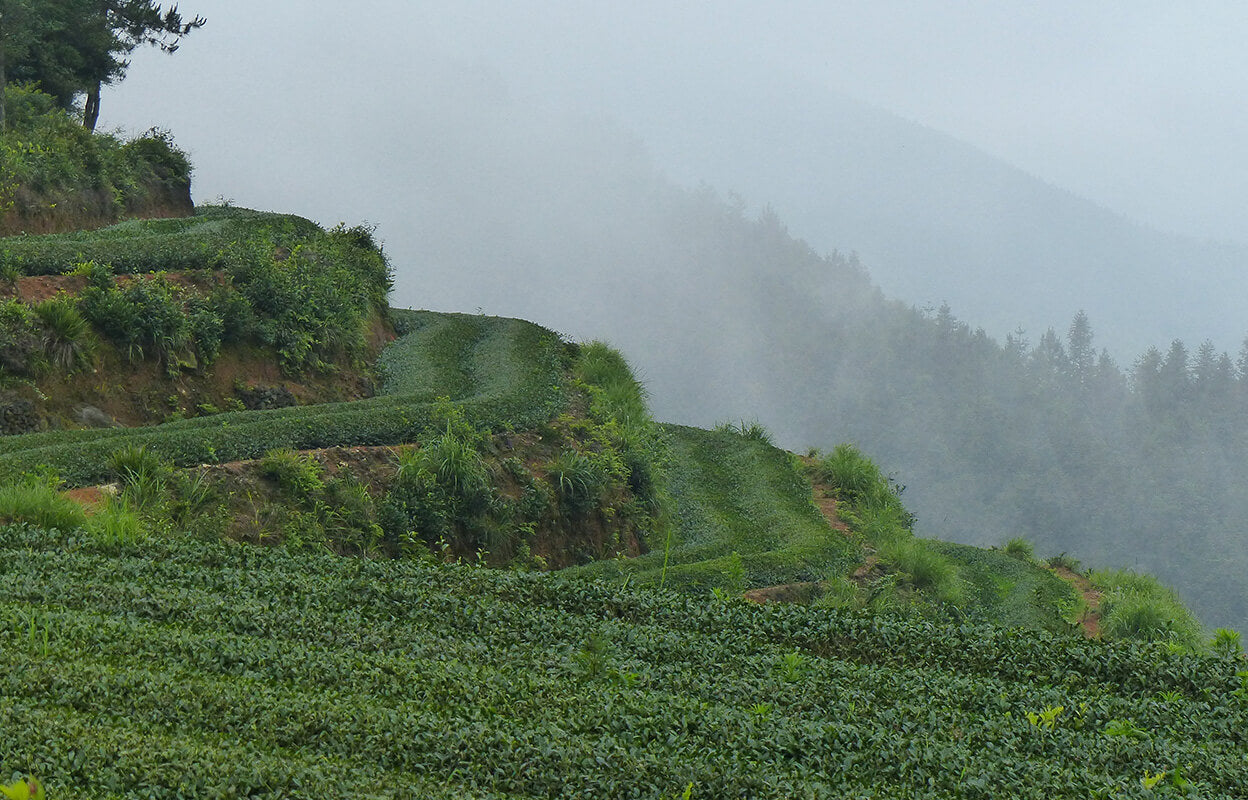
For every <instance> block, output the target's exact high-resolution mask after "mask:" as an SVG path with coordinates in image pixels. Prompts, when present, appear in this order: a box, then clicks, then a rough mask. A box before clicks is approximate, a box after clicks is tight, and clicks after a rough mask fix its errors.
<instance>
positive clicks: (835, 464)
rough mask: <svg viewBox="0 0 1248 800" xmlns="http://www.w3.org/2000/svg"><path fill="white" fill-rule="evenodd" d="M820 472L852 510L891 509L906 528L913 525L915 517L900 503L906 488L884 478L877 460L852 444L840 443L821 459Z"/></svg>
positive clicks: (858, 511) (857, 511)
mask: <svg viewBox="0 0 1248 800" xmlns="http://www.w3.org/2000/svg"><path fill="white" fill-rule="evenodd" d="M817 471H818V474H819V477H820V478H821V479H822V480H823V481H824V482H825V483H827V484H828V485H829V486H831V487H832V490H833V492H834V493H835V496H836V498H837V499H838V500H840V501H843V502H844V503H846V504H847V505H848V506H849V510H850V511H851V512H853V513H861V512H863V511H877V512H878V511H889V512H893V513H894V514H895V515H896V517H897V518H898V519H900V520H903V521H904V527H906V528H907V529H908V528H910V527H911V526H912V525H913V522H914V519H913V517H912V516H910V515H909V514H908V513H907V512H906V511H905V509H904V508H903V507H902V505H901V493H902V491H903V487H901V486H899V485H898V484H897V483H896V482H895V481H893V480H891V479H890V478H887V477H885V476H884V475H883V474H882V473H881V472H880V469H879V467H877V466H876V465H875V462H873V461H872V460H871V459H869V458H867V457H866V456H864V455H863V454H862V453H860V452H859V451H858V449H857V448H856V447H854V446H853V445H852V444H838V445H837V446H836V447H835V448H833V449H832V452H831V454H829V455H828V456H827V457H826V458H824V459H823V461H821V462H819V466H818V467H817Z"/></svg>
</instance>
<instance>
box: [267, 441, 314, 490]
mask: <svg viewBox="0 0 1248 800" xmlns="http://www.w3.org/2000/svg"><path fill="white" fill-rule="evenodd" d="M259 470H260V474H261V475H263V476H264V477H265V478H268V479H269V480H271V481H273V482H275V483H276V484H277V485H278V487H279V488H280V489H281V490H282V492H283V493H284V494H285V495H286V496H287V497H290V498H293V499H296V500H306V499H308V498H310V497H312V496H313V495H316V494H319V493H320V492H321V490H323V489H324V488H325V483H324V482H323V481H322V480H321V465H320V464H318V463H317V462H316V459H314V458H312V457H311V456H306V455H301V454H299V453H296V452H295V451H294V450H291V449H289V448H281V449H277V450H270V451H269V452H267V453H265V454H264V458H262V459H260V464H259Z"/></svg>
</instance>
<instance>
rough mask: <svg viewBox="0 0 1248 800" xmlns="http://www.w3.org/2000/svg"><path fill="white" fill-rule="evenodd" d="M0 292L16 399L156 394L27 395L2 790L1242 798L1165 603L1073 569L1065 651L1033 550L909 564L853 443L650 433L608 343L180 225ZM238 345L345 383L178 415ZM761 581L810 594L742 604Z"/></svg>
mask: <svg viewBox="0 0 1248 800" xmlns="http://www.w3.org/2000/svg"><path fill="white" fill-rule="evenodd" d="M0 266H3V269H4V270H5V274H6V277H7V278H8V279H9V281H10V283H11V284H12V286H13V291H14V293H15V297H14V299H13V300H11V301H9V302H8V303H7V304H6V305H5V306H4V313H3V314H2V315H0V319H2V320H3V322H4V324H5V325H6V326H7V327H6V328H4V331H6V332H7V333H6V336H7V338H6V339H5V342H6V343H7V346H8V347H9V348H10V349H9V350H8V351H4V352H6V353H7V354H8V355H9V356H12V359H11V360H10V361H5V362H4V363H3V368H4V370H5V371H6V373H5V376H4V377H5V381H6V386H7V388H9V389H11V390H16V389H15V388H14V387H18V388H20V387H26V388H29V389H32V390H33V392H32V393H33V395H34V396H35V397H36V398H38V397H40V396H41V395H44V396H46V394H47V393H46V392H44V391H43V388H42V387H49V386H61V385H66V386H67V385H71V384H72V376H73V375H75V374H83V375H85V374H87V371H88V370H103V371H106V372H109V371H113V370H118V371H120V372H123V373H126V374H127V375H129V376H130V377H131V378H132V377H133V375H134V374H136V371H140V370H141V369H143V368H148V369H150V370H151V371H152V373H153V374H152V375H151V376H150V377H151V379H152V380H153V381H160V380H163V381H166V382H168V385H170V386H175V387H177V389H178V390H179V391H185V392H186V394H185V396H184V397H185V399H184V400H179V401H178V403H176V404H175V403H170V404H169V405H170V408H169V412H168V414H167V415H165V416H169V417H173V419H169V420H168V421H165V422H163V424H153V423H157V422H160V419H161V417H159V416H156V415H150V416H142V415H137V416H136V417H135V418H134V419H132V420H130V421H131V422H133V423H135V424H136V425H137V427H109V428H86V427H78V426H75V425H74V424H73V423H72V422H71V421H68V420H65V419H62V418H61V417H59V416H57V415H56V413H55V408H56V406H55V402H52V403H51V404H50V405H49V406H48V409H51V412H50V413H49V417H48V418H47V419H45V420H44V422H46V423H49V424H48V425H47V427H49V428H50V429H48V430H36V431H31V432H28V433H20V434H15V435H10V436H6V437H3V438H0V523H3V524H2V525H0V574H2V575H3V576H4V577H5V579H6V581H5V583H6V591H5V593H4V595H3V597H0V619H5V620H7V624H5V625H0V642H2V643H3V646H0V659H4V661H5V664H4V668H3V669H0V709H2V710H3V711H4V712H5V715H6V718H7V719H9V720H11V721H20V724H12V725H6V726H4V730H3V731H2V732H0V764H3V765H4V768H5V769H8V770H10V771H11V772H12V773H14V774H21V775H32V774H33V775H37V776H38V777H39V778H40V780H41V781H42V782H43V783H44V784H46V786H47V787H48V788H49V790H50V793H51V796H53V797H62V798H75V797H81V798H86V797H126V798H130V797H135V798H138V797H145V798H153V797H155V798H165V797H168V798H173V797H187V796H194V797H204V796H218V797H274V798H276V797H305V796H334V795H338V794H344V793H349V794H351V795H353V796H357V797H395V798H398V797H411V798H438V797H448V798H449V797H456V798H460V797H478V798H530V797H586V796H596V797H654V798H676V797H684V798H693V797H716V798H720V797H759V798H781V797H786V798H787V797H793V796H806V797H897V796H912V797H931V798H943V797H950V798H952V797H959V798H964V797H984V798H987V797H997V796H1011V797H1022V798H1028V797H1036V798H1040V797H1045V798H1050V797H1072V798H1073V797H1080V798H1083V797H1106V798H1108V797H1143V796H1158V795H1160V796H1190V795H1193V794H1195V795H1197V796H1222V795H1227V794H1231V793H1233V792H1234V791H1236V787H1238V786H1240V785H1242V784H1243V783H1244V782H1245V780H1246V779H1248V765H1246V764H1245V762H1244V760H1243V758H1242V748H1243V744H1244V742H1243V736H1242V732H1243V731H1244V730H1245V729H1246V727H1245V723H1246V722H1248V699H1245V698H1248V670H1245V669H1244V658H1243V654H1242V651H1241V649H1240V646H1239V640H1238V636H1237V635H1236V634H1233V633H1231V632H1229V631H1220V632H1219V633H1218V635H1217V636H1216V638H1215V639H1214V641H1213V643H1212V644H1202V643H1201V642H1200V641H1199V638H1200V631H1199V630H1198V626H1195V624H1194V623H1192V622H1191V621H1190V619H1189V618H1187V617H1184V616H1183V615H1184V614H1185V613H1186V612H1185V611H1184V610H1183V609H1182V607H1181V606H1179V605H1178V604H1177V603H1174V602H1173V598H1166V597H1164V596H1163V595H1162V594H1159V592H1160V588H1159V586H1158V585H1157V584H1156V583H1155V582H1152V581H1150V580H1149V579H1146V578H1141V577H1139V576H1133V575H1129V574H1103V575H1096V574H1094V575H1093V578H1094V580H1098V581H1100V585H1101V588H1102V590H1103V597H1102V600H1101V608H1100V611H1101V612H1102V613H1103V614H1104V617H1103V619H1102V622H1103V627H1104V628H1105V630H1106V633H1107V635H1109V634H1114V635H1118V636H1122V637H1126V638H1128V639H1129V640H1127V641H1119V642H1112V641H1100V640H1087V639H1085V638H1084V637H1083V636H1082V635H1079V633H1077V632H1076V626H1077V623H1078V622H1079V621H1080V620H1079V619H1078V611H1079V605H1078V602H1079V596H1078V595H1077V594H1075V593H1074V592H1073V591H1072V590H1071V589H1070V587H1069V585H1068V584H1066V583H1064V582H1063V581H1061V580H1060V579H1059V578H1058V577H1055V575H1054V574H1052V573H1050V572H1049V571H1048V570H1046V569H1045V568H1044V567H1043V566H1042V565H1040V564H1037V563H1036V562H1035V561H1034V558H1033V557H1032V554H1031V552H1030V549H1029V548H1028V546H1027V545H1026V544H1025V543H1022V542H1012V543H1011V544H1010V545H1009V546H1007V548H1006V550H1005V552H995V551H982V550H976V549H974V548H967V547H961V546H954V545H947V544H943V543H939V542H932V541H927V540H922V539H919V538H917V537H915V535H914V532H913V530H912V528H913V523H914V517H913V516H912V515H911V514H910V513H909V512H908V511H907V510H906V508H905V507H904V506H903V505H902V503H901V494H902V492H901V487H899V486H898V485H897V484H896V483H895V482H893V481H891V480H890V479H888V478H887V477H885V476H884V475H882V474H881V473H880V470H879V469H878V468H877V467H876V466H875V464H874V463H872V461H871V460H870V459H868V458H867V457H865V456H864V455H863V454H862V453H860V452H859V451H857V450H856V449H854V448H853V447H850V446H848V445H843V446H840V447H837V448H836V449H834V450H833V451H832V452H831V453H829V454H827V455H826V456H825V455H821V454H818V453H812V454H811V455H810V456H808V457H807V458H805V459H801V458H798V457H797V456H794V455H792V454H790V453H787V452H785V451H782V450H780V449H778V448H776V447H774V446H773V445H772V444H771V443H770V440H769V436H768V435H767V433H766V431H764V430H763V429H762V428H761V427H760V426H758V425H753V424H746V423H742V424H741V425H739V426H728V425H725V426H721V427H720V428H719V429H717V430H714V431H701V430H696V429H692V428H683V427H677V426H659V425H656V424H655V423H654V422H653V421H652V419H651V417H650V413H649V410H648V408H647V403H646V394H645V392H644V390H643V389H642V387H641V386H640V384H639V383H638V382H637V381H636V379H635V378H634V376H633V375H632V373H631V371H630V370H629V368H628V365H627V364H626V363H625V361H624V359H623V358H622V357H621V356H620V354H619V353H618V352H616V351H614V350H612V349H611V348H610V347H608V346H606V345H604V344H601V343H590V344H585V345H575V344H570V343H568V342H565V341H564V340H562V339H561V338H560V337H559V336H557V335H556V334H554V333H553V332H551V331H549V330H546V329H544V328H541V327H540V326H537V325H534V324H532V323H528V322H524V321H521V320H512V319H500V318H495V317H487V316H484V315H464V314H441V313H433V312H412V311H395V310H390V309H386V307H385V299H386V290H387V289H388V288H389V274H388V270H387V268H386V264H385V260H384V257H383V256H382V254H381V253H380V251H379V249H378V248H377V247H376V246H375V244H374V243H373V241H372V239H371V237H370V236H369V234H368V232H367V231H364V230H361V229H335V230H333V231H323V230H321V229H319V228H317V227H316V226H314V225H312V224H311V223H308V222H306V221H304V220H299V219H297V218H289V217H279V216H276V215H264V214H257V213H255V212H248V211H245V210H240V209H208V210H204V211H203V212H201V213H198V214H196V215H195V216H194V217H192V218H189V219H185V220H178V221H165V222H144V223H138V222H130V223H124V224H122V225H119V226H116V227H113V228H109V229H105V230H103V231H97V232H94V233H91V234H83V233H72V234H62V235H57V236H44V237H34V236H29V237H16V238H15V237H9V238H5V239H0ZM31 281H40V282H42V283H35V284H32V283H31ZM32 286H33V287H40V288H41V290H46V289H47V288H48V287H49V286H51V287H54V288H55V290H56V291H57V292H58V294H56V295H55V296H53V297H52V298H50V299H47V300H41V301H38V302H33V301H34V298H33V297H32V296H30V295H29V294H23V293H24V292H27V293H29V292H30V291H33V289H32ZM61 290H64V291H63V293H60V292H61ZM66 320H76V322H75V323H74V326H70V325H68V324H66V322H65V321H66ZM387 326H393V329H394V332H395V334H396V335H397V337H398V338H397V339H395V341H394V342H393V343H391V344H389V346H387V347H386V348H385V349H384V350H383V351H382V352H381V354H380V358H379V359H378V361H377V366H376V369H375V372H374V371H373V370H371V369H369V368H368V363H367V362H369V361H370V360H371V359H372V357H373V355H374V354H375V352H376V350H377V349H378V348H379V346H380V345H381V344H382V342H383V340H384V339H386V338H388V334H387V335H382V333H379V331H383V332H388V330H389V328H388V327H387ZM71 328H73V330H72V331H71V330H70V329H71ZM227 332H228V335H229V336H232V337H238V341H234V342H232V343H230V342H227V341H226V340H227ZM23 343H26V349H25V350H23V349H22V346H23ZM229 346H237V347H240V348H243V349H246V350H247V351H248V352H249V353H250V356H249V357H250V358H251V359H252V360H251V361H248V362H246V363H248V364H250V365H253V366H254V365H255V364H258V363H260V362H262V361H265V360H267V361H268V363H269V368H271V369H272V370H275V371H276V372H274V373H273V374H275V375H282V376H285V377H286V378H290V379H298V380H300V381H312V380H313V379H314V378H315V377H316V376H321V377H326V376H330V377H333V378H335V379H339V378H341V376H342V374H343V373H344V372H346V371H347V370H349V369H355V370H360V374H361V375H374V374H375V376H376V384H377V385H376V392H375V394H374V396H371V397H362V398H359V399H354V400H346V401H340V402H316V401H317V400H324V399H326V398H325V397H313V396H309V397H306V398H303V399H305V400H308V401H310V402H307V403H305V404H304V405H297V406H287V407H282V408H272V407H269V408H263V407H257V408H255V409H253V410H232V411H222V409H220V408H217V407H207V406H215V402H206V400H211V401H215V400H216V398H217V396H216V395H212V394H211V391H213V389H212V388H211V387H212V386H216V387H217V388H219V387H220V385H219V384H197V383H195V382H194V381H193V380H192V378H193V377H194V376H196V375H201V374H207V373H208V372H209V371H210V370H211V369H212V368H213V367H214V365H218V364H220V363H221V360H222V359H223V358H224V357H225V353H226V352H227V350H228V347H229ZM14 354H16V355H14ZM18 356H21V357H18ZM144 365H147V366H146V367H144ZM127 370H129V372H127ZM91 374H95V373H91ZM67 376H69V377H68V378H67ZM64 380H70V384H58V383H57V381H64ZM245 388H247V389H248V391H257V390H259V389H260V388H261V387H245ZM270 388H272V387H270ZM98 391H99V397H100V398H107V397H108V396H109V395H110V394H111V393H112V391H111V390H110V389H109V388H108V387H101V388H100V389H99V390H98ZM260 394H261V395H264V397H263V398H262V400H264V402H262V403H258V404H257V405H258V406H263V405H265V404H266V403H267V404H268V405H273V403H271V402H268V401H269V400H272V399H273V397H274V396H276V395H277V394H279V393H277V392H271V393H269V394H265V393H264V392H260ZM247 396H249V397H250V396H253V395H247ZM175 399H177V398H176V397H175ZM236 399H238V400H239V402H240V403H241V402H242V399H241V397H239V398H236ZM174 406H176V407H174ZM191 408H193V409H195V412H196V413H198V414H199V416H195V417H186V416H185V415H186V413H187V412H188V410H189V409H191ZM52 423H55V424H52ZM36 427H40V426H36ZM345 556H357V557H345ZM1066 566H1070V564H1069V563H1067V564H1066ZM496 567H507V569H506V570H503V569H496ZM557 567H566V569H563V570H562V571H561V573H559V574H550V573H548V572H546V570H548V569H550V568H557ZM777 588H785V589H788V590H792V596H794V597H796V598H798V599H802V600H804V601H806V603H804V604H793V603H761V604H759V603H750V602H746V601H745V600H743V599H742V594H745V593H749V596H752V597H761V598H766V597H775V596H776V593H775V592H774V591H772V590H776V589H777ZM759 592H761V593H762V594H761V595H760V594H758V593H759ZM781 594H783V593H781ZM1161 600H1166V601H1168V602H1171V605H1166V604H1165V603H1163V602H1161ZM1115 614H1116V615H1117V616H1115ZM1002 623H1006V624H1008V625H1010V626H1013V627H1006V626H1005V625H1003V624H1002ZM1141 640H1157V641H1141ZM10 790H11V791H25V790H24V789H23V788H21V787H20V786H18V788H11V787H10V788H6V789H5V792H6V793H8V792H10Z"/></svg>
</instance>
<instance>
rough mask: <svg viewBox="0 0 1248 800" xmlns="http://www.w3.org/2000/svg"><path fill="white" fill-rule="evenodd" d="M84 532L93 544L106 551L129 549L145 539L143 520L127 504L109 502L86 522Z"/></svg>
mask: <svg viewBox="0 0 1248 800" xmlns="http://www.w3.org/2000/svg"><path fill="white" fill-rule="evenodd" d="M85 530H86V532H87V535H88V536H89V537H90V538H91V540H92V541H93V542H95V544H97V545H99V546H100V547H104V548H108V549H115V548H123V547H130V546H133V545H136V544H139V543H141V542H144V541H146V539H147V532H146V529H145V528H144V522H143V520H142V519H141V518H140V516H139V513H138V512H137V511H135V510H134V508H132V507H131V506H130V505H129V504H127V503H118V502H111V501H110V502H109V503H108V504H107V505H106V506H105V507H104V508H103V509H102V510H100V511H99V512H98V513H96V514H95V515H94V516H92V517H90V518H89V519H88V520H87V524H86V525H85Z"/></svg>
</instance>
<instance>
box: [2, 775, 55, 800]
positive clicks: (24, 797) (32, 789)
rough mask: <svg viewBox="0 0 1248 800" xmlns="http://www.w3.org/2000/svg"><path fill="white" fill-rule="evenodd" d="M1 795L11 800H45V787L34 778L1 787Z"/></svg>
mask: <svg viewBox="0 0 1248 800" xmlns="http://www.w3.org/2000/svg"><path fill="white" fill-rule="evenodd" d="M0 793H3V794H4V796H5V797H7V798H8V799H9V800H44V792H43V785H42V784H40V783H39V781H37V780H35V779H34V778H28V779H26V780H21V781H18V782H17V783H11V784H9V785H8V786H0Z"/></svg>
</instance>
